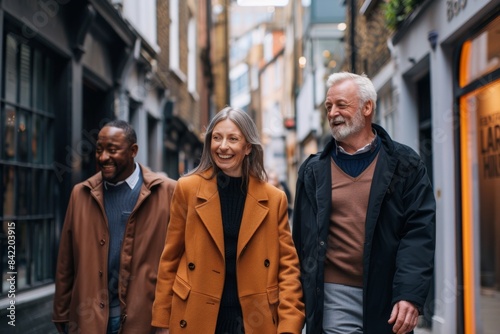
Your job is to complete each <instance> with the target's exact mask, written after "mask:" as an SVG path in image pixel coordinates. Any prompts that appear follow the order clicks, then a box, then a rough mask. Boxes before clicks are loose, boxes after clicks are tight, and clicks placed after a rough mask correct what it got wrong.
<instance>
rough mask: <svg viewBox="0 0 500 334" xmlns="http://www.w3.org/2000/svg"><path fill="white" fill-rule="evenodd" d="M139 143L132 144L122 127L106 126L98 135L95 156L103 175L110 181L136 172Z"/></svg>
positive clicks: (121, 179)
mask: <svg viewBox="0 0 500 334" xmlns="http://www.w3.org/2000/svg"><path fill="white" fill-rule="evenodd" d="M137 151H138V146H137V144H131V143H130V142H129V141H128V140H127V138H126V136H125V132H124V131H123V130H122V129H120V128H115V127H111V126H105V127H104V128H102V129H101V131H100V132H99V136H98V137H97V147H96V153H95V157H96V160H97V164H98V166H99V168H100V169H101V173H102V177H103V179H104V180H106V181H108V182H110V183H116V182H119V181H123V180H125V179H126V178H127V177H129V176H130V175H131V174H132V173H133V172H134V166H135V163H134V158H135V156H136V155H137Z"/></svg>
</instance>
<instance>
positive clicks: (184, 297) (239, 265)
mask: <svg viewBox="0 0 500 334" xmlns="http://www.w3.org/2000/svg"><path fill="white" fill-rule="evenodd" d="M263 160H264V158H263V150H262V145H261V143H260V140H259V136H258V133H257V127H256V125H255V123H254V122H253V120H252V119H251V118H250V116H249V115H248V114H247V113H246V112H244V111H242V110H239V109H234V108H231V107H226V108H224V109H223V110H221V111H219V112H218V113H217V114H216V115H215V117H214V118H213V119H212V121H211V122H210V124H209V125H208V128H207V133H206V134H205V141H204V147H203V153H202V156H201V161H200V164H199V165H198V167H197V168H195V169H194V170H193V171H191V172H190V173H188V174H187V175H186V176H184V177H182V178H180V179H179V182H178V183H177V187H176V190H175V194H174V197H173V199H172V207H173V211H172V215H171V217H170V223H169V227H168V230H167V236H168V238H167V240H168V241H167V243H166V244H165V248H164V250H163V253H162V257H161V261H160V265H159V274H158V283H157V284H158V285H157V289H156V295H155V303H154V305H153V322H152V324H153V326H156V327H158V328H159V329H158V331H157V332H156V333H169V334H176V333H187V334H191V333H215V334H222V333H232V334H245V333H256V332H259V333H268V334H272V333H300V331H301V329H302V326H303V322H304V304H303V303H302V301H301V297H302V289H301V285H300V280H299V269H298V257H297V253H296V251H295V249H294V247H293V242H292V237H291V233H290V225H289V223H288V214H287V209H288V206H287V199H286V195H285V193H284V192H283V191H281V190H279V189H278V188H276V187H274V186H273V185H271V184H269V183H267V182H265V181H267V175H266V171H265V170H264V167H263V163H264V162H263ZM201 313H203V318H200V316H199V315H200V314H201ZM255 317H258V319H259V321H255Z"/></svg>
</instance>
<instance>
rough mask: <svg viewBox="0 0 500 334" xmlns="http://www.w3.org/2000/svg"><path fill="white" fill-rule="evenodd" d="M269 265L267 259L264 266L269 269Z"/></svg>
mask: <svg viewBox="0 0 500 334" xmlns="http://www.w3.org/2000/svg"><path fill="white" fill-rule="evenodd" d="M269 264H270V262H269V260H268V259H265V260H264V266H265V267H269Z"/></svg>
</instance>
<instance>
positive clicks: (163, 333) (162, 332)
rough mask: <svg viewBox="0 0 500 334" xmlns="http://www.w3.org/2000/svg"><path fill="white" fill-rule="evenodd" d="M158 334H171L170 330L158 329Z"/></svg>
mask: <svg viewBox="0 0 500 334" xmlns="http://www.w3.org/2000/svg"><path fill="white" fill-rule="evenodd" d="M156 334H170V329H168V328H156Z"/></svg>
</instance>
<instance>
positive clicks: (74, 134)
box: [0, 0, 213, 334]
mask: <svg viewBox="0 0 500 334" xmlns="http://www.w3.org/2000/svg"><path fill="white" fill-rule="evenodd" d="M211 15H212V10H211V6H210V1H174V0H163V1H156V0H145V1H140V2H137V1H132V0H109V1H108V0H86V1H68V0H23V1H17V0H16V1H14V0H4V1H0V32H1V35H2V39H1V40H0V60H1V61H0V64H1V65H0V104H1V106H0V147H2V151H1V152H0V180H1V181H0V182H1V183H0V196H1V199H2V200H1V203H2V205H1V206H0V221H1V223H2V229H1V231H0V256H1V261H2V267H1V268H2V285H1V291H0V316H1V317H2V319H5V320H6V321H2V322H0V332H2V333H44V334H45V333H54V332H55V327H54V325H53V324H52V322H51V311H52V295H53V292H54V273H55V266H56V258H57V251H58V242H59V234H60V230H61V228H62V223H63V219H64V215H65V211H66V205H67V202H68V199H69V195H70V192H71V189H72V187H73V185H74V184H76V183H78V182H81V181H83V180H84V179H86V178H88V177H89V176H91V175H92V174H94V173H95V172H96V162H95V151H94V148H95V141H96V137H97V134H98V132H99V130H100V128H101V127H102V126H103V125H104V124H105V123H106V122H107V121H110V120H113V119H124V120H127V121H129V122H130V123H132V124H133V126H134V128H135V130H136V132H137V135H138V144H139V147H140V149H139V152H138V156H137V161H139V162H141V163H142V164H144V165H147V166H149V167H150V168H151V169H153V170H155V171H163V172H166V173H167V174H169V176H171V177H172V178H177V177H178V176H179V175H181V174H182V173H184V172H185V171H186V170H188V169H190V168H192V167H193V166H194V165H196V163H197V159H198V157H199V156H200V154H201V147H202V144H201V140H202V139H201V131H202V129H203V127H204V126H206V124H207V123H208V118H209V116H208V115H209V113H210V112H211V110H213V107H212V105H213V102H212V99H213V97H212V88H213V74H212V66H211V64H212V62H213V61H212V58H211V50H210V40H211V34H212V29H211V26H210V24H211ZM171 18H174V20H171ZM165 25H167V26H165ZM175 43H177V44H176V49H175V51H176V52H174V51H172V45H174V44H175ZM9 322H10V323H9ZM14 325H15V326H14Z"/></svg>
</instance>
